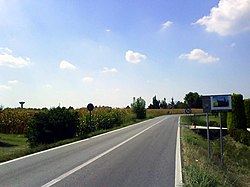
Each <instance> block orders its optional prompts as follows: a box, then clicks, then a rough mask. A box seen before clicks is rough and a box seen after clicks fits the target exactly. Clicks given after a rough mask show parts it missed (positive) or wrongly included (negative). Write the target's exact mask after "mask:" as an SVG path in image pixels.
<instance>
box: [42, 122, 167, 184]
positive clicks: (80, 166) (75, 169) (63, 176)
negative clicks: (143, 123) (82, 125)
mask: <svg viewBox="0 0 250 187" xmlns="http://www.w3.org/2000/svg"><path fill="white" fill-rule="evenodd" d="M164 120H165V118H164V119H162V120H161V121H158V122H157V123H155V124H154V125H151V126H150V127H148V128H146V129H144V130H143V131H141V132H139V133H137V134H135V135H134V136H132V137H130V138H128V139H127V140H125V141H123V142H121V143H119V144H117V145H116V146H114V147H112V148H110V149H108V150H107V151H105V152H103V153H101V154H99V155H97V156H96V157H94V158H92V159H90V160H88V161H87V162H85V163H83V164H81V165H79V166H77V167H75V168H74V169H72V170H70V171H68V172H66V173H64V174H62V175H61V176H59V177H57V178H55V179H53V180H52V181H50V182H48V183H46V184H44V185H43V186H42V187H50V186H52V185H54V184H56V183H58V182H60V181H61V180H63V179H64V178H66V177H68V176H70V175H71V174H73V173H75V172H77V171H78V170H80V169H82V168H84V167H85V166H87V165H89V164H91V163H92V162H94V161H96V160H97V159H99V158H101V157H103V156H105V155H106V154H108V153H110V152H111V151H113V150H115V149H117V148H118V147H120V146H122V145H123V144H125V143H127V142H129V141H130V140H132V139H134V138H136V137H137V136H139V135H140V134H142V133H144V132H145V131H147V130H149V129H151V128H152V127H154V126H155V125H157V124H159V123H161V122H162V121H164Z"/></svg>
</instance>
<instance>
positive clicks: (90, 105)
mask: <svg viewBox="0 0 250 187" xmlns="http://www.w3.org/2000/svg"><path fill="white" fill-rule="evenodd" d="M87 109H88V111H89V115H90V132H92V130H93V127H92V110H94V105H93V104H92V103H89V104H88V106H87Z"/></svg>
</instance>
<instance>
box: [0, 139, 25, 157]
mask: <svg viewBox="0 0 250 187" xmlns="http://www.w3.org/2000/svg"><path fill="white" fill-rule="evenodd" d="M26 141H27V138H25V136H24V135H16V134H0V162H1V161H5V160H10V159H13V158H16V157H18V156H19V155H25V154H26V151H27V149H28V148H29V147H28V144H27V142H26Z"/></svg>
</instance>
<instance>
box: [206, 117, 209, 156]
mask: <svg viewBox="0 0 250 187" xmlns="http://www.w3.org/2000/svg"><path fill="white" fill-rule="evenodd" d="M206 121H207V154H208V158H210V137H209V119H208V113H206Z"/></svg>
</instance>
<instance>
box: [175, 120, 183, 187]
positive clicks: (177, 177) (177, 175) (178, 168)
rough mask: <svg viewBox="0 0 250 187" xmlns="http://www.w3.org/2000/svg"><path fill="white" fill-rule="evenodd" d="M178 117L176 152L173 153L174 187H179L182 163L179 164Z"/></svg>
mask: <svg viewBox="0 0 250 187" xmlns="http://www.w3.org/2000/svg"><path fill="white" fill-rule="evenodd" d="M180 133H181V132H180V117H179V119H178V129H177V137H176V148H175V149H176V154H175V187H180V186H182V184H183V181H182V164H181V144H180V138H181V137H180Z"/></svg>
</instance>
